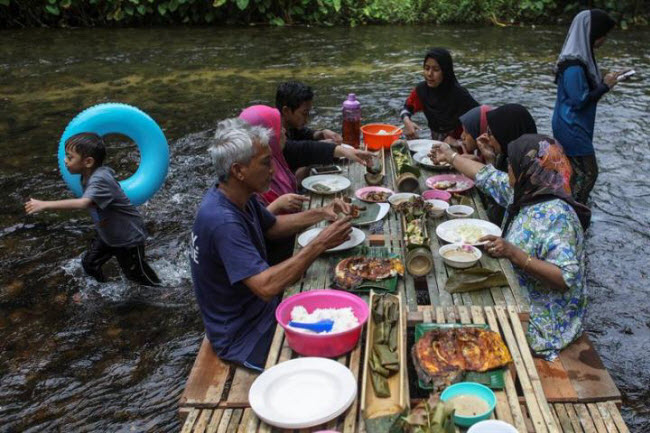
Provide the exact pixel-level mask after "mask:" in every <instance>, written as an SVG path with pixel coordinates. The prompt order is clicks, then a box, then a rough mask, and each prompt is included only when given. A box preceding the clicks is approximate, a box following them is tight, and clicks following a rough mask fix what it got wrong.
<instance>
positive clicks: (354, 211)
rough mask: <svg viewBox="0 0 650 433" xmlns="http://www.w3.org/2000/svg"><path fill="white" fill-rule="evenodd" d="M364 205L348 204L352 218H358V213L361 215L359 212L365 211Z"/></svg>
mask: <svg viewBox="0 0 650 433" xmlns="http://www.w3.org/2000/svg"><path fill="white" fill-rule="evenodd" d="M365 210H366V207H365V206H357V205H356V204H353V205H350V213H349V214H348V215H350V216H351V217H352V218H359V215H361V212H363V211H365Z"/></svg>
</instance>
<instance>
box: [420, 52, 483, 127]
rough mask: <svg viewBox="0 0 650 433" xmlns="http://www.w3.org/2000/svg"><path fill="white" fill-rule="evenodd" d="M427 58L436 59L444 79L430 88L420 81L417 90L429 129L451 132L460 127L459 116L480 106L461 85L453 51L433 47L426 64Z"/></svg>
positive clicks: (427, 56) (425, 58)
mask: <svg viewBox="0 0 650 433" xmlns="http://www.w3.org/2000/svg"><path fill="white" fill-rule="evenodd" d="M428 59H435V60H436V61H437V62H438V64H439V65H440V69H441V70H442V82H441V83H440V85H438V87H429V86H428V85H427V82H426V81H423V82H421V83H420V84H418V85H417V86H416V88H415V91H416V93H417V95H418V98H419V99H420V102H422V106H423V107H424V110H423V111H424V115H425V116H426V118H427V122H428V124H429V128H430V129H431V130H432V131H435V132H439V133H448V132H451V131H453V130H455V129H456V128H458V127H459V126H460V121H459V120H458V118H459V117H460V116H461V115H462V114H463V113H466V112H467V111H469V110H470V109H472V108H474V107H477V106H478V102H476V100H475V99H474V98H472V95H470V94H469V92H468V91H467V90H465V88H464V87H462V86H461V85H460V84H459V83H458V80H457V79H456V74H455V73H454V62H453V61H452V59H451V54H450V53H449V51H447V50H446V49H444V48H432V49H431V50H429V51H428V52H427V54H426V55H425V57H424V62H423V65H424V64H425V63H426V62H427V60H428Z"/></svg>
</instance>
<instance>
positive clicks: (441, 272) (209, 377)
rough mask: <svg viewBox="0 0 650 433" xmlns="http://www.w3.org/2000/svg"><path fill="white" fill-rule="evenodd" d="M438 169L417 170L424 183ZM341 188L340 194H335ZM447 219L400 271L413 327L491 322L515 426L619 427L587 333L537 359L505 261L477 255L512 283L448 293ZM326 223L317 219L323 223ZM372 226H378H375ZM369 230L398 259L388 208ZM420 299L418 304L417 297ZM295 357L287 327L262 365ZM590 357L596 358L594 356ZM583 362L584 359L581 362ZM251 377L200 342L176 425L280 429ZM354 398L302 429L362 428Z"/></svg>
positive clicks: (499, 413)
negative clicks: (416, 272) (258, 410)
mask: <svg viewBox="0 0 650 433" xmlns="http://www.w3.org/2000/svg"><path fill="white" fill-rule="evenodd" d="M342 168H343V173H342V175H343V176H346V177H348V178H349V179H350V181H351V183H352V186H351V187H350V189H349V190H348V191H345V195H347V196H353V195H354V191H355V190H356V189H358V188H360V187H362V186H365V182H364V179H363V174H364V169H363V167H361V166H360V165H358V164H351V165H342ZM386 168H387V170H386V179H385V185H387V186H389V187H394V171H393V169H392V166H391V165H390V162H389V158H388V157H387V160H386ZM436 173H437V172H427V171H426V170H422V176H421V178H420V183H421V187H422V190H423V191H424V190H426V189H427V188H426V186H424V181H425V180H426V178H427V177H429V176H432V175H433V174H436ZM340 196H341V195H340V194H339V195H337V197H340ZM468 196H469V197H470V198H471V200H472V203H473V204H472V206H473V207H474V208H475V210H476V211H477V214H478V215H477V217H478V218H482V219H487V218H486V214H485V209H484V208H483V205H482V203H481V200H480V198H479V197H478V194H477V193H476V191H475V190H473V191H472V192H471V193H469V194H468ZM333 198H335V196H323V195H316V194H310V201H309V203H308V206H307V207H308V208H315V207H319V206H324V205H326V204H328V203H329V202H330V201H331V200H332V199H333ZM445 219H446V217H443V218H439V219H437V220H432V221H430V222H429V227H428V228H429V231H430V233H431V234H432V236H431V251H432V254H433V257H434V271H433V272H432V273H431V274H430V275H428V276H426V277H423V278H419V279H414V278H412V277H411V276H410V275H408V274H407V275H405V276H404V278H400V279H399V282H398V286H397V293H399V294H401V296H402V298H403V299H404V301H405V302H404V303H405V308H406V310H407V311H408V320H409V323H410V324H411V325H413V324H414V323H417V322H422V321H436V322H460V323H487V324H488V325H489V326H490V327H491V328H492V329H494V330H498V331H499V332H500V333H501V334H502V336H503V338H504V341H505V342H506V344H507V345H508V347H509V348H510V350H511V353H512V355H513V359H514V363H513V365H512V368H511V369H510V372H509V373H508V374H506V375H505V385H506V386H505V389H504V390H503V391H498V392H497V401H498V403H497V408H496V411H495V417H496V418H498V419H502V420H504V421H506V422H509V423H510V424H512V425H515V426H516V427H517V429H518V430H519V431H520V432H522V433H533V432H535V433H536V432H548V433H555V432H566V433H594V432H595V433H605V432H607V433H625V432H627V431H628V430H627V427H626V426H625V423H624V422H623V420H622V417H621V415H620V412H619V410H618V408H617V406H616V404H619V401H620V393H619V392H618V390H617V389H616V386H615V385H614V383H613V381H612V380H611V377H609V374H608V373H607V371H606V370H605V369H604V367H602V362H600V359H599V358H598V355H597V354H596V352H595V351H594V350H593V347H592V346H591V344H590V343H589V341H588V339H586V338H585V339H581V340H579V341H578V342H577V344H575V346H572V347H570V348H568V349H566V350H565V351H563V352H562V355H561V356H560V359H559V360H558V361H556V362H555V363H546V362H545V361H542V360H540V359H538V358H533V357H532V355H531V352H530V350H529V348H528V346H527V343H526V338H525V329H526V320H527V312H528V311H529V305H528V303H527V294H526V293H524V292H523V291H522V288H521V287H520V286H519V283H518V281H517V278H516V276H515V274H514V272H513V269H512V266H511V265H510V263H509V262H508V261H505V260H496V259H492V258H490V257H488V256H487V255H484V256H483V259H482V260H481V266H484V267H487V268H489V269H500V270H502V271H503V272H504V274H505V275H506V278H507V279H508V283H509V284H508V286H506V287H497V288H492V289H490V290H481V291H477V292H472V293H469V294H455V295H450V294H449V293H447V292H446V291H445V290H444V285H445V282H446V280H447V278H448V277H449V276H450V275H452V274H453V272H454V269H453V268H449V267H447V266H446V265H445V264H444V262H443V261H442V259H441V257H440V256H439V255H438V247H439V241H438V238H437V237H436V236H435V227H436V225H437V224H439V223H441V222H442V221H444V220H445ZM323 224H324V223H322V224H321V225H323ZM371 228H373V229H375V230H376V229H377V227H376V226H375V227H372V226H371ZM362 229H363V231H364V232H365V233H366V242H365V244H366V245H367V244H369V243H371V244H374V245H383V246H385V247H386V248H388V249H389V250H390V251H391V252H395V253H398V254H401V255H402V257H404V245H403V241H402V238H403V236H402V230H401V224H400V220H399V219H398V217H397V215H396V214H395V212H393V211H391V212H389V214H388V215H387V216H386V217H385V218H384V221H383V230H379V232H378V233H370V231H369V227H368V226H365V227H362ZM331 268H332V263H331V258H330V256H328V255H323V256H322V257H320V258H319V259H317V260H316V261H315V262H314V263H313V264H312V266H310V267H309V269H308V270H307V271H306V272H305V274H304V275H303V278H302V279H301V280H300V281H298V282H297V283H296V284H294V285H293V286H291V287H289V288H287V290H286V291H285V294H284V296H285V297H286V296H290V295H292V294H295V293H299V292H302V291H309V290H313V289H323V288H328V287H330V284H331V278H332V273H331ZM423 291H425V292H426V293H427V295H428V303H427V305H421V303H422V299H423V297H422V293H423ZM418 301H419V302H418ZM364 338H365V333H364V334H363V335H362V338H361V340H360V342H359V344H358V345H357V347H356V348H355V350H353V351H352V352H351V353H349V354H348V355H346V356H344V357H341V358H339V359H338V362H340V363H342V364H344V365H346V366H348V367H349V368H350V370H351V371H352V372H353V374H354V376H355V377H356V378H357V380H358V381H359V382H360V381H361V380H360V379H361V377H362V375H363V371H362V368H363V366H362V359H363V353H362V352H363V350H364V349H363V348H362V345H363V342H364ZM296 356H297V355H296V354H295V353H293V351H292V350H291V349H290V348H289V347H288V346H287V345H286V343H285V341H284V332H283V330H282V328H281V327H277V328H276V332H275V335H274V339H273V343H272V345H271V349H270V352H269V357H268V360H267V363H266V367H267V368H268V367H271V366H273V365H275V364H277V363H280V362H283V361H286V360H289V359H292V358H294V357H296ZM594 356H595V357H594ZM585 362H586V363H585ZM256 377H257V374H256V373H254V372H252V371H250V370H247V369H244V368H241V367H237V366H234V365H231V364H228V363H224V362H222V361H221V360H219V359H218V357H217V356H216V355H215V354H214V353H213V351H212V348H211V347H210V345H209V343H208V342H207V340H205V339H204V341H203V343H202V345H201V348H200V351H199V354H198V356H197V358H196V361H195V364H194V367H193V368H192V371H191V373H190V377H189V379H188V382H187V385H186V388H185V391H184V392H183V394H182V396H181V399H180V402H179V414H180V416H181V419H182V420H183V421H184V423H183V427H182V432H183V433H189V432H195V433H204V432H222V433H223V432H270V431H281V430H278V429H276V428H274V427H270V426H268V425H267V424H265V423H264V422H262V421H260V420H259V419H258V418H257V416H256V415H255V414H254V413H253V411H252V410H251V408H250V405H249V402H248V390H249V389H250V386H251V384H252V383H253V381H254V380H255V378H256ZM360 395H361V393H360V392H359V393H358V396H357V399H356V400H355V401H354V403H353V404H352V406H351V407H350V408H349V409H348V410H347V411H346V412H344V413H343V414H342V415H341V416H339V417H338V418H337V419H335V420H332V421H331V422H329V423H327V424H326V425H321V426H316V427H313V428H310V429H303V430H300V431H301V432H310V431H317V430H322V429H330V430H336V431H339V432H345V433H352V432H365V426H364V423H363V420H362V419H361V414H360Z"/></svg>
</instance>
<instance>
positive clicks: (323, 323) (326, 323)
mask: <svg viewBox="0 0 650 433" xmlns="http://www.w3.org/2000/svg"><path fill="white" fill-rule="evenodd" d="M289 326H293V327H294V328H302V329H309V330H310V331H314V332H330V331H331V330H332V328H333V327H334V321H333V320H331V319H323V320H319V321H318V322H315V323H301V322H294V321H291V322H289Z"/></svg>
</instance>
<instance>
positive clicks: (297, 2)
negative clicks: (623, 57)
mask: <svg viewBox="0 0 650 433" xmlns="http://www.w3.org/2000/svg"><path fill="white" fill-rule="evenodd" d="M590 6H591V7H597V8H601V9H604V10H606V11H607V12H608V13H610V14H611V15H612V17H614V18H615V19H616V21H617V22H618V24H619V28H621V29H626V28H628V26H632V25H647V24H648V21H649V20H650V2H647V1H639V0H594V1H592V2H590ZM584 7H585V6H584V2H580V1H577V0H571V1H558V0H212V1H210V0H30V1H20V0H0V27H6V26H42V25H51V26H94V25H99V26H101V25H115V24H116V23H119V24H120V25H149V24H169V23H194V24H207V23H232V24H250V23H264V24H268V25H273V26H283V25H293V24H316V25H348V26H355V25H359V24H371V23H380V24H388V23H399V24H410V23H436V24H442V23H463V24H469V23H478V24H487V25H490V24H493V25H497V26H507V25H521V24H529V23H538V22H539V23H553V24H557V23H563V24H567V23H568V22H570V20H571V18H572V17H573V16H574V15H575V14H576V13H577V12H579V11H580V10H582V9H584Z"/></svg>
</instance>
